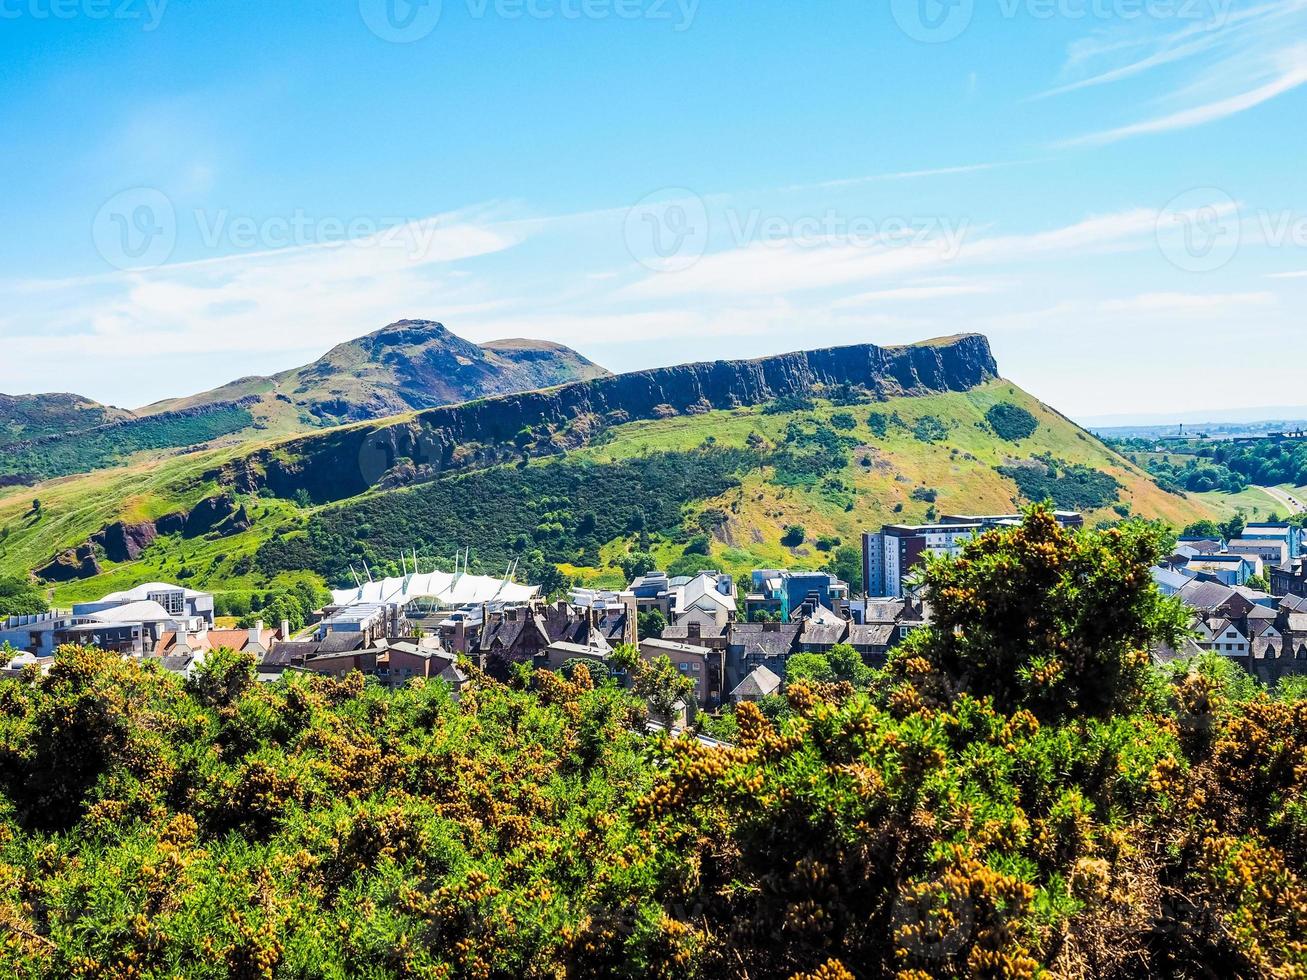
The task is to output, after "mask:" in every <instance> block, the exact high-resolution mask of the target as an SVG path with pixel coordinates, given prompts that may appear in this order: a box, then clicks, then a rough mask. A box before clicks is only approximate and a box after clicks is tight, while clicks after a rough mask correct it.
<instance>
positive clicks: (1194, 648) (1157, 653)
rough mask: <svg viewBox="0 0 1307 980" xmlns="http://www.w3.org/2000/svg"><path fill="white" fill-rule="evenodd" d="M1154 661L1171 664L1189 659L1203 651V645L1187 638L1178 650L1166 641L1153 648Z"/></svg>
mask: <svg viewBox="0 0 1307 980" xmlns="http://www.w3.org/2000/svg"><path fill="white" fill-rule="evenodd" d="M1151 652H1152V655H1153V663H1155V664H1169V663H1171V662H1173V661H1176V660H1189V659H1191V658H1193V657H1196V656H1198V655H1199V654H1201V653H1202V652H1203V650H1202V647H1200V646H1198V644H1197V643H1195V642H1194V641H1193V640H1189V639H1186V640H1185V641H1184V642H1183V643H1181V644H1180V649H1179V650H1176V649H1174V648H1172V647H1170V646H1167V645H1166V644H1165V643H1159V644H1157V646H1155V647H1153V649H1152V651H1151Z"/></svg>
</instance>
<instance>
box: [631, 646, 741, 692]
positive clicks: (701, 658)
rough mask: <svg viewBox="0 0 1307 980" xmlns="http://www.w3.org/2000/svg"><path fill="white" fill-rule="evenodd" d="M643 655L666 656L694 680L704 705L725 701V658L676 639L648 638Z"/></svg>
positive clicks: (644, 657)
mask: <svg viewBox="0 0 1307 980" xmlns="http://www.w3.org/2000/svg"><path fill="white" fill-rule="evenodd" d="M640 657H641V659H643V660H656V659H657V658H658V657H666V658H667V659H668V660H670V661H671V662H672V665H673V666H674V667H676V669H677V670H679V671H680V672H681V673H682V674H684V675H685V676H686V677H688V678H690V680H692V681H693V682H694V698H695V702H696V703H697V704H698V706H699V707H700V708H709V707H713V706H715V705H717V704H720V703H721V696H722V684H723V682H724V679H725V678H724V675H723V673H722V665H723V658H722V657H721V655H720V654H717V653H714V651H712V650H709V649H707V648H706V647H698V646H692V645H690V644H688V643H677V642H675V641H673V640H659V639H648V640H641V641H640Z"/></svg>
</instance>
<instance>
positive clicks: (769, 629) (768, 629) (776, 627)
mask: <svg viewBox="0 0 1307 980" xmlns="http://www.w3.org/2000/svg"><path fill="white" fill-rule="evenodd" d="M762 631H763V632H764V633H779V632H780V631H781V624H780V623H775V622H766V623H763V624H762Z"/></svg>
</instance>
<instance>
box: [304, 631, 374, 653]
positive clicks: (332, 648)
mask: <svg viewBox="0 0 1307 980" xmlns="http://www.w3.org/2000/svg"><path fill="white" fill-rule="evenodd" d="M363 645H364V636H363V634H362V633H352V632H335V631H333V632H331V633H328V634H327V635H326V636H324V637H323V638H322V639H321V640H320V641H319V642H318V648H317V651H316V652H317V653H353V652H354V651H355V650H361V649H363Z"/></svg>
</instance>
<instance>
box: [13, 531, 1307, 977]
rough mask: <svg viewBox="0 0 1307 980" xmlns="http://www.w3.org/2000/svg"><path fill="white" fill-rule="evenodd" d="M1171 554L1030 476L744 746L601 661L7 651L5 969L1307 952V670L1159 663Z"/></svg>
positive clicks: (652, 972) (548, 967)
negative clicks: (284, 672) (721, 742)
mask: <svg viewBox="0 0 1307 980" xmlns="http://www.w3.org/2000/svg"><path fill="white" fill-rule="evenodd" d="M1154 550H1155V542H1154V541H1153V540H1152V539H1151V538H1150V536H1149V532H1148V531H1147V530H1145V529H1143V528H1124V529H1120V530H1117V531H1109V532H1100V533H1094V532H1086V533H1068V532H1066V531H1063V530H1062V529H1061V528H1059V527H1058V526H1057V525H1056V523H1055V522H1054V521H1052V519H1051V518H1050V517H1049V515H1047V514H1046V513H1044V512H1042V511H1041V510H1039V509H1036V510H1034V511H1033V512H1032V514H1031V515H1030V516H1029V518H1028V519H1027V521H1026V522H1025V524H1024V526H1022V527H1020V528H1018V529H1015V530H1010V531H1000V532H994V533H992V534H990V535H986V536H984V537H981V538H979V539H978V540H977V541H975V542H973V543H972V544H971V545H969V546H968V547H967V549H966V551H965V553H964V554H963V555H962V556H961V558H960V559H959V560H958V561H956V562H955V563H948V562H932V563H931V564H930V565H929V567H928V569H927V572H926V586H927V589H928V591H929V593H930V597H931V601H932V605H933V608H934V612H935V617H936V623H937V625H936V626H935V627H933V628H930V629H927V630H923V631H919V632H918V633H916V634H914V638H913V639H911V640H910V642H909V643H908V644H907V645H905V646H904V647H903V648H901V649H900V650H899V651H897V652H896V654H895V655H894V657H893V658H892V660H891V662H890V665H889V667H888V668H886V669H885V670H883V671H879V672H874V673H872V674H871V675H870V676H868V675H867V673H866V671H865V668H861V669H860V665H858V664H854V663H853V662H852V661H848V662H847V663H846V661H847V660H848V658H847V651H846V650H844V649H837V650H836V651H833V652H832V655H831V656H828V657H825V658H809V661H805V663H806V665H807V668H808V669H807V678H808V679H805V680H799V679H794V680H793V682H792V683H791V684H790V685H789V687H788V689H787V691H786V693H785V697H784V699H783V700H779V701H777V702H776V703H775V704H772V703H769V704H768V705H766V706H765V707H766V710H767V714H764V712H763V711H762V710H760V709H759V708H758V707H757V706H755V705H752V704H743V705H741V706H740V707H739V708H738V709H737V710H736V711H735V712H734V714H733V716H728V717H727V718H724V719H722V720H721V721H720V722H719V723H715V724H714V730H715V731H718V732H721V733H725V734H728V735H729V736H730V737H731V738H732V739H733V741H734V744H732V745H728V746H724V747H719V746H712V745H708V744H704V743H702V742H700V741H698V740H696V739H694V738H691V737H681V738H676V739H672V738H668V737H666V736H663V735H654V734H649V733H648V731H647V729H646V726H645V724H644V723H645V720H646V718H647V711H648V709H647V706H646V704H645V702H644V701H643V700H642V699H641V698H638V697H636V696H634V695H633V694H631V693H628V692H626V691H624V690H621V689H619V688H617V687H615V686H612V684H611V682H607V681H606V682H605V683H603V684H597V683H596V680H595V679H594V678H593V677H592V676H591V673H590V671H589V669H588V668H587V665H585V664H583V663H581V662H579V661H578V662H575V663H573V664H571V665H570V669H569V671H568V672H567V676H566V677H564V676H563V675H561V674H559V675H555V674H552V673H548V672H535V673H532V672H530V671H523V672H520V673H519V674H518V675H517V677H516V678H515V680H514V683H513V684H511V685H504V684H500V683H497V682H494V681H492V680H490V679H487V678H485V677H483V676H481V675H480V674H479V673H478V672H477V671H476V670H475V669H474V668H469V669H470V671H471V674H472V682H471V684H470V685H469V686H468V687H466V688H465V689H464V690H463V691H462V692H461V693H460V695H459V696H458V697H457V698H455V697H454V696H452V695H451V693H450V692H449V690H448V689H447V688H446V687H445V686H444V685H443V684H442V683H439V682H432V683H423V682H421V681H416V682H413V683H411V684H410V686H408V687H406V688H404V689H402V690H398V691H395V692H388V691H385V690H383V689H381V688H378V687H375V686H369V685H366V684H365V683H364V682H363V679H362V678H361V677H360V676H358V675H353V676H351V677H348V678H345V679H343V680H334V679H328V678H324V677H314V676H307V675H301V676H292V677H286V678H284V679H282V680H281V681H279V682H278V683H276V684H261V683H258V682H257V681H256V680H255V679H254V674H253V664H252V662H251V661H250V660H249V659H248V658H245V657H242V656H239V655H235V654H221V655H217V656H214V657H212V658H211V659H210V660H209V662H208V663H206V665H205V666H204V668H203V669H202V670H201V671H200V672H199V673H198V674H197V676H196V678H195V679H194V680H193V681H192V682H191V683H189V684H187V683H184V682H183V681H181V680H180V679H178V678H176V677H173V676H171V675H166V674H163V673H161V672H159V671H158V670H156V669H153V668H152V667H149V666H141V665H138V664H136V663H132V662H124V661H123V660H122V659H120V658H119V657H117V656H110V655H107V654H103V653H100V652H98V651H95V650H87V649H77V648H66V649H64V650H63V651H61V654H60V656H59V658H58V660H57V661H56V664H55V666H54V668H53V669H52V670H51V671H50V673H49V675H48V676H46V677H44V678H36V677H34V676H30V675H29V676H28V677H25V678H22V679H11V680H4V681H0V963H3V964H4V970H3V973H4V975H6V976H16V977H22V978H64V977H77V978H89V977H106V978H107V977H139V978H151V980H153V978H158V980H164V978H171V977H180V976H184V977H188V978H190V977H197V978H219V977H242V978H244V977H251V978H261V977H266V978H283V977H284V978H308V977H340V978H343V977H369V978H391V977H394V978H399V977H406V978H407V977H430V978H446V977H476V978H499V977H505V978H507V977H538V978H557V977H564V976H568V977H630V978H634V977H669V978H670V977H703V978H709V977H752V978H771V977H778V978H786V977H796V978H797V977H814V978H815V977H821V978H827V980H835V978H847V977H854V976H857V977H864V976H865V977H880V976H890V977H896V978H898V980H927V978H933V977H995V978H997V977H1022V978H1024V977H1037V976H1093V977H1110V978H1122V980H1124V978H1134V977H1143V976H1183V977H1189V976H1192V977H1198V976H1222V977H1226V976H1229V977H1254V976H1256V977H1267V978H1271V977H1275V978H1280V977H1296V976H1302V975H1304V971H1307V891H1305V889H1304V882H1303V867H1304V862H1305V861H1307V797H1305V796H1304V790H1305V789H1307V764H1304V759H1307V702H1304V701H1298V700H1293V698H1292V695H1293V694H1294V693H1295V692H1296V691H1300V690H1301V688H1302V685H1299V686H1297V687H1290V689H1287V690H1286V692H1284V693H1283V694H1281V695H1280V696H1278V697H1272V696H1271V695H1269V694H1268V693H1266V692H1265V691H1263V690H1260V689H1257V687H1256V685H1255V684H1253V683H1252V682H1251V681H1248V680H1246V679H1245V680H1240V679H1238V677H1237V676H1236V674H1235V673H1234V671H1236V670H1237V668H1233V667H1231V666H1230V665H1229V664H1228V663H1226V662H1224V661H1222V660H1221V659H1220V658H1219V657H1212V658H1210V659H1202V660H1200V661H1198V662H1195V663H1192V664H1184V665H1180V666H1179V667H1176V668H1172V669H1171V670H1170V671H1169V672H1168V673H1160V672H1157V671H1155V670H1154V669H1153V668H1151V667H1149V666H1148V664H1147V662H1146V658H1145V657H1143V656H1141V653H1142V651H1144V650H1145V649H1147V647H1148V646H1149V645H1150V644H1152V643H1155V642H1157V641H1158V640H1162V639H1166V638H1168V637H1170V636H1172V635H1173V633H1174V631H1175V628H1176V625H1177V624H1176V620H1175V614H1174V609H1172V608H1171V607H1170V606H1169V605H1168V604H1167V603H1166V602H1165V601H1164V600H1162V599H1160V598H1159V597H1158V596H1157V593H1156V591H1155V589H1154V586H1153V585H1152V583H1151V580H1150V579H1149V577H1148V574H1147V568H1148V563H1149V562H1150V561H1152V560H1153V558H1154V554H1153V551H1154ZM1105 611H1110V612H1111V613H1112V614H1110V615H1101V614H1102V613H1104V612H1105ZM1012 630H1016V631H1017V632H1016V635H1012V634H1011V633H1010V631H1012ZM657 670H661V671H663V672H664V673H666V672H667V670H668V665H666V664H662V665H656V666H655V670H654V672H653V673H650V674H648V675H642V676H644V677H645V682H646V687H648V688H649V689H648V690H643V691H642V693H643V694H645V695H646V696H652V695H659V697H661V694H660V692H661V693H662V694H667V695H668V697H662V698H661V700H660V701H659V702H658V703H659V704H660V705H661V707H660V708H659V710H660V711H662V710H664V709H666V707H667V704H670V703H671V702H670V700H668V698H669V697H670V696H671V694H672V693H674V692H673V691H672V689H671V684H670V682H671V681H679V680H680V678H679V677H669V678H667V679H666V680H667V681H668V683H662V681H660V680H659V678H658V677H656V676H654V675H655V674H656V672H657ZM664 702H666V703H664Z"/></svg>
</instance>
